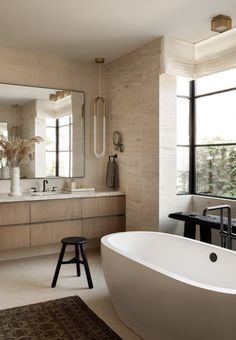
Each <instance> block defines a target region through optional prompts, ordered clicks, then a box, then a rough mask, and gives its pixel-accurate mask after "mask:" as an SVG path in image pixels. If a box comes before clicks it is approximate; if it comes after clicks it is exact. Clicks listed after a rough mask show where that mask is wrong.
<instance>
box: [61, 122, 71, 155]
mask: <svg viewBox="0 0 236 340" xmlns="http://www.w3.org/2000/svg"><path fill="white" fill-rule="evenodd" d="M69 150H70V125H67V126H63V127H60V128H59V151H69Z"/></svg>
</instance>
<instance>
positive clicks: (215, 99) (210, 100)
mask: <svg viewBox="0 0 236 340" xmlns="http://www.w3.org/2000/svg"><path fill="white" fill-rule="evenodd" d="M235 131H236V91H230V92H225V93H221V94H216V95H212V96H208V97H202V98H198V99H197V100H196V143H197V144H212V143H215V144H216V143H224V142H226V143H234V142H236V132H235Z"/></svg>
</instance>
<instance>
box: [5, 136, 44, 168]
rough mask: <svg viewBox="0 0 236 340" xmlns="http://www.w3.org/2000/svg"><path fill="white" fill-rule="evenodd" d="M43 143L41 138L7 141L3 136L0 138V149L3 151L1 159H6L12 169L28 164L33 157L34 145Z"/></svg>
mask: <svg viewBox="0 0 236 340" xmlns="http://www.w3.org/2000/svg"><path fill="white" fill-rule="evenodd" d="M41 142H43V138H42V137H38V136H36V137H33V138H31V139H16V140H14V141H8V140H7V139H6V138H5V137H4V136H1V137H0V147H2V149H3V155H2V157H6V158H7V160H8V161H9V163H10V165H11V166H12V167H18V166H20V165H21V164H26V163H29V162H30V160H31V159H32V158H33V155H34V144H35V143H41Z"/></svg>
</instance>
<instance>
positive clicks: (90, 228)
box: [82, 216, 125, 238]
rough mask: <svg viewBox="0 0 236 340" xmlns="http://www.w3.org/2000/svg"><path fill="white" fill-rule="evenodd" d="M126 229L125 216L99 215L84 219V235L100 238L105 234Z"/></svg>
mask: <svg viewBox="0 0 236 340" xmlns="http://www.w3.org/2000/svg"><path fill="white" fill-rule="evenodd" d="M124 230H125V216H110V217H97V218H88V219H84V220H82V235H83V236H84V237H86V238H100V237H102V236H104V235H107V234H111V233H115V232H118V231H124Z"/></svg>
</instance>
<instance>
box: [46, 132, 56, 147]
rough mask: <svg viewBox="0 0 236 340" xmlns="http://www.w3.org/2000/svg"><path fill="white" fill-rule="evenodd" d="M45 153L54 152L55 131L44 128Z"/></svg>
mask: <svg viewBox="0 0 236 340" xmlns="http://www.w3.org/2000/svg"><path fill="white" fill-rule="evenodd" d="M46 151H56V129H55V128H53V127H52V128H51V127H46Z"/></svg>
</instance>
